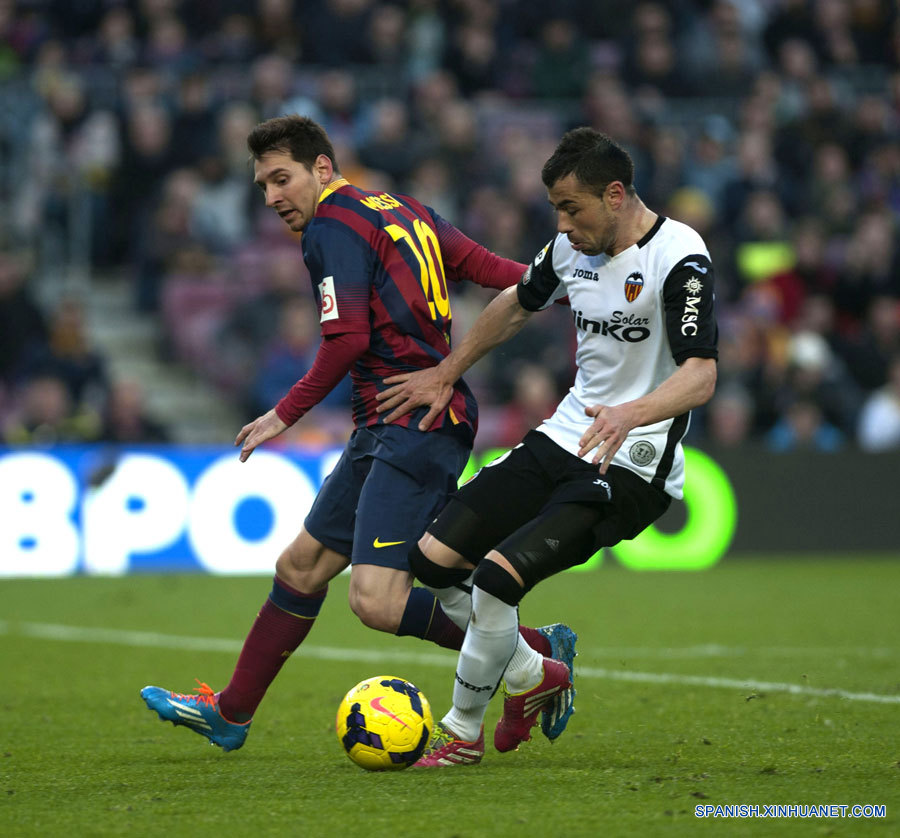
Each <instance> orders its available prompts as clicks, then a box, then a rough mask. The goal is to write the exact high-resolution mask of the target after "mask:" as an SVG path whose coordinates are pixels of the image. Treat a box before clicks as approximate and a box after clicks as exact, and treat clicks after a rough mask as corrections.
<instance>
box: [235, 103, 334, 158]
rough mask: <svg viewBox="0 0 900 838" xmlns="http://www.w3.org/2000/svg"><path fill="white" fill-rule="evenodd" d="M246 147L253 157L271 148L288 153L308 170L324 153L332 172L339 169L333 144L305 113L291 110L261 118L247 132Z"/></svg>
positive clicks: (260, 155)
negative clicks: (269, 117) (261, 119)
mask: <svg viewBox="0 0 900 838" xmlns="http://www.w3.org/2000/svg"><path fill="white" fill-rule="evenodd" d="M247 148H249V149H250V154H252V155H253V158H254V159H255V160H259V159H260V158H261V157H262V156H263V155H264V154H268V153H269V152H270V151H281V152H284V153H287V154H290V155H291V159H292V160H296V161H297V162H298V163H302V164H303V165H304V166H306V168H307V169H309V170H310V171H312V167H313V164H314V163H315V162H316V158H317V157H318V156H319V155H320V154H324V155H325V156H326V157H327V158H328V159H329V160H330V161H331V165H332V166H333V168H334V170H335V172H337V171H338V164H337V160H336V159H335V157H334V147H333V146H332V145H331V140H330V139H328V134H327V133H326V132H325V129H324V128H323V127H322V126H321V125H319V123H318V122H316V121H315V120H313V119H310V118H309V117H308V116H300V115H299V114H295V113H293V114H288V115H287V116H276V117H274V118H273V119H267V120H266V121H265V122H260V123H259V125H257V126H256V127H255V128H254V129H253V130H252V131H251V132H250V134H249V135H248V136H247Z"/></svg>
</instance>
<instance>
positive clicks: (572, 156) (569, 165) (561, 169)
mask: <svg viewBox="0 0 900 838" xmlns="http://www.w3.org/2000/svg"><path fill="white" fill-rule="evenodd" d="M570 174H574V175H575V177H576V178H578V180H579V181H580V182H581V183H583V184H584V185H585V186H587V187H588V188H589V189H591V190H592V191H594V192H596V193H597V194H598V195H602V194H603V190H604V189H606V187H607V186H609V184H611V183H612V182H613V181H616V180H618V181H620V182H621V183H622V185H623V186H624V187H625V190H626V191H627V192H628V193H629V194H631V195H633V194H634V161H633V160H632V159H631V155H630V154H629V153H628V152H627V151H625V149H624V148H622V146H620V145H619V144H618V143H616V142H615V141H614V140H612V139H610V138H609V137H608V136H606V134H603V133H601V132H600V131H595V130H594V129H593V128H574V129H572V130H571V131H567V132H566V133H565V134H563V138H562V139H561V140H560V142H559V145H558V146H557V147H556V150H555V151H554V152H553V154H552V155H551V156H550V158H549V160H547V162H546V163H544V168H543V169H542V170H541V180H542V181H543V182H544V186H546V187H547V188H548V189H549V188H550V187H552V186H553V185H554V184H555V183H556V182H557V181H558V180H560V179H561V178H564V177H566V176H567V175H570Z"/></svg>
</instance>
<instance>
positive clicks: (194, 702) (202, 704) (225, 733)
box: [141, 680, 250, 751]
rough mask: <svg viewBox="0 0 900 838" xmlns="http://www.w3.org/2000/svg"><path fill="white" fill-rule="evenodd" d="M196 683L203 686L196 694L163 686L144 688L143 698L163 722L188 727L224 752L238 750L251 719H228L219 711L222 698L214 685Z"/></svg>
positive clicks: (248, 728) (197, 689) (196, 690)
mask: <svg viewBox="0 0 900 838" xmlns="http://www.w3.org/2000/svg"><path fill="white" fill-rule="evenodd" d="M197 683H198V684H199V685H200V686H199V687H197V688H196V689H195V690H194V692H195V693H197V695H185V694H183V693H173V692H171V691H170V690H164V689H163V688H162V687H144V689H142V690H141V698H143V699H144V701H146V702H147V706H148V707H149V708H150V709H151V710H155V711H156V713H157V715H158V716H159V717H160V719H162V720H163V721H164V722H172V724H173V725H184V726H185V727H189V728H190V729H191V730H193V731H194V732H195V733H199V734H200V735H201V736H205V737H206V738H207V739H209V741H210V744H212V745H218V746H219V747H220V748H221V749H222V750H223V751H236V750H237V749H238V748H240V747H241V745H243V744H244V740H245V739H246V738H247V732H248V731H249V730H250V722H244V724H235V723H234V722H229V721H228V720H227V719H226V718H225V717H224V716H223V715H222V714H221V713H220V712H219V697H218V695H216V693H215V692H213V689H212V687H209V686H207V685H206V684H204V683H203V682H202V681H199V680H198V681H197Z"/></svg>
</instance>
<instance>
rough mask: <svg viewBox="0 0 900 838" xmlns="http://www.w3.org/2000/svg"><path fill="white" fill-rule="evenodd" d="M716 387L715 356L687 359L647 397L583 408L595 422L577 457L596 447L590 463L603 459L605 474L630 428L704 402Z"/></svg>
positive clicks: (665, 417)
mask: <svg viewBox="0 0 900 838" xmlns="http://www.w3.org/2000/svg"><path fill="white" fill-rule="evenodd" d="M715 387H716V361H715V359H714V358H688V359H687V360H685V361H684V363H682V364H681V366H680V367H678V369H677V370H675V372H674V373H672V375H671V376H669V377H668V378H667V379H666V380H665V381H663V383H662V384H660V385H659V387H657V388H656V389H655V390H653V391H651V392H650V393H648V394H647V395H646V396H641V398H639V399H635V400H634V401H630V402H624V403H623V404H617V405H611V406H610V405H602V404H598V405H592V406H591V407H587V408H585V413H586V414H587V415H588V416H592V417H594V421H593V422H592V423H591V426H590V427H589V428H588V429H587V431H585V433H584V435H583V436H582V437H581V440H580V441H579V442H580V445H581V447H580V448H579V450H578V456H579V457H583V456H584V455H585V454H587V453H588V451H591V450H592V449H594V448H596V449H597V450H596V453H595V454H594V457H593V459H592V460H591V462H592V463H594V465H596V464H597V463H599V462H601V461H602V463H603V464H602V465H601V467H600V473H601V474H606V470H607V469H608V468H609V464H610V463H611V462H612V459H613V457H614V456H615V454H616V451H618V450H619V448H621V447H622V443H623V442H624V441H625V439H626V437H627V436H628V433H629V432H630V431H631V430H632V429H633V428H640V427H643V426H645V425H653V424H655V423H656V422H662V421H663V420H664V419H671V418H672V417H673V416H680V415H681V414H682V413H687V412H688V411H689V410H693V408H695V407H699V406H700V405H702V404H706V402H708V401H709V400H710V399H711V398H712V394H713V391H714V390H715Z"/></svg>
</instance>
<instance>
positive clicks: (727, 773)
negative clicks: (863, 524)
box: [0, 557, 900, 838]
mask: <svg viewBox="0 0 900 838" xmlns="http://www.w3.org/2000/svg"><path fill="white" fill-rule="evenodd" d="M268 587H269V582H268V581H267V580H266V579H264V578H233V579H229V578H211V577H205V576H199V575H197V576H131V577H127V578H74V579H66V580H48V581H38V580H6V581H4V582H3V583H2V585H0V660H2V664H3V666H2V671H0V673H2V674H0V709H2V717H0V718H2V727H0V835H3V836H57V835H59V836H62V835H66V836H91V835H98V836H104V835H129V836H156V835H160V836H162V835H166V836H171V835H190V836H193V837H194V838H196V837H197V836H206V835H240V836H242V835H249V836H269V835H278V836H293V835H296V836H301V835H302V836H343V835H350V836H365V837H366V838H368V837H369V836H371V837H372V838H376V836H399V835H405V836H425V835H431V836H443V837H444V838H451V836H459V838H474V837H475V836H491V837H492V838H503V836H544V835H560V836H567V837H568V836H653V835H664V836H681V835H685V836H688V835H691V836H692V835H701V834H711V835H726V836H731V835H735V836H744V835H746V836H760V835H762V836H766V835H785V836H788V835H789V836H795V835H801V836H803V835H810V836H830V835H835V836H857V835H878V836H896V835H900V735H898V734H900V670H898V662H900V641H898V637H900V608H898V595H897V592H898V590H900V560H898V557H883V558H880V559H879V558H867V559H862V558H860V559H856V560H854V559H850V558H841V559H828V560H817V559H812V558H803V559H801V558H790V557H784V558H775V557H770V558H766V559H758V560H749V559H746V560H745V559H730V560H727V561H725V562H724V563H722V564H721V565H720V566H718V567H716V568H714V569H712V570H711V571H708V572H705V573H699V574H697V573H634V572H629V571H626V570H623V569H621V568H619V567H617V566H616V565H615V564H614V563H613V562H610V561H607V562H606V564H605V565H604V566H602V567H601V568H599V569H597V570H594V571H590V572H584V573H567V574H564V575H562V576H560V577H557V578H554V579H552V580H550V581H548V582H546V583H544V584H543V585H541V586H540V587H539V588H538V589H537V590H535V591H534V592H532V594H530V595H529V596H528V597H527V598H526V600H525V602H524V603H523V605H522V608H521V619H522V621H523V622H526V623H529V624H531V625H540V624H542V623H546V622H552V621H555V620H560V619H563V620H565V621H566V622H568V623H570V624H571V625H572V626H573V627H574V628H575V629H576V631H578V633H579V635H580V639H579V647H578V648H579V653H580V654H579V657H578V658H577V660H576V687H577V689H578V697H577V700H576V707H577V712H576V714H575V716H574V717H573V719H572V721H571V723H570V725H569V729H568V731H567V732H566V734H565V735H564V736H563V737H562V738H561V739H560V740H559V741H558V742H556V743H555V744H553V745H551V744H550V743H548V742H547V741H546V740H544V739H543V737H542V736H541V735H540V733H539V729H538V730H536V731H535V738H534V740H533V741H531V742H529V743H526V744H525V745H523V746H522V748H521V749H520V751H518V752H515V753H510V754H498V753H497V752H496V751H493V750H492V748H491V746H490V740H491V735H490V730H491V729H492V728H493V724H494V722H495V721H496V718H497V713H498V710H499V701H498V700H495V701H494V703H493V704H492V707H491V710H490V712H489V716H488V725H489V728H488V736H487V740H488V751H487V753H486V756H485V759H484V762H483V763H482V764H481V765H480V766H475V767H464V768H456V769H446V770H431V771H422V770H408V771H402V772H394V773H389V774H371V773H366V772H364V771H362V770H361V769H358V768H357V767H356V766H354V765H353V764H352V763H351V762H350V761H349V760H348V759H347V758H346V756H344V754H343V753H342V751H341V749H340V747H339V745H338V742H337V739H336V737H335V734H334V715H335V711H336V708H337V705H338V702H339V701H340V699H341V697H342V696H343V694H344V692H346V690H347V689H349V688H350V687H351V686H352V685H353V684H355V683H356V682H357V681H359V680H361V679H362V678H365V677H368V676H371V675H379V674H396V675H401V676H403V677H406V678H409V679H410V680H412V681H413V682H415V683H416V684H417V685H418V686H419V687H420V688H421V689H422V690H423V691H424V692H425V694H426V695H427V696H428V698H429V699H430V701H431V704H432V707H433V709H434V711H435V715H436V717H438V718H439V717H440V716H441V715H442V714H443V713H444V712H445V711H446V709H447V707H448V702H449V698H450V693H451V688H452V674H453V663H454V661H455V654H453V653H450V652H447V651H445V650H441V649H437V648H436V647H433V646H431V645H430V644H424V643H422V642H421V641H416V640H413V639H409V638H402V639H399V638H392V637H389V636H386V635H383V634H379V633H376V632H373V631H371V630H368V629H365V628H364V627H362V626H361V625H360V624H359V623H358V621H357V620H356V618H355V617H353V615H352V614H351V613H350V611H349V608H348V606H347V603H346V593H347V580H346V577H341V578H339V579H338V580H336V581H335V582H334V583H333V584H332V587H331V591H330V594H329V597H328V600H327V601H326V604H325V606H324V608H323V612H322V616H321V617H320V620H319V622H318V623H317V625H316V626H315V628H314V629H313V631H312V633H311V635H310V637H309V638H308V641H307V644H306V645H305V646H304V647H301V649H300V650H299V651H298V652H297V653H296V654H295V655H294V657H293V658H292V659H291V660H290V661H289V662H288V663H287V665H286V666H285V669H284V670H283V672H282V674H281V676H280V677H279V678H278V680H277V681H276V683H275V685H274V687H273V688H272V690H271V691H270V693H269V695H268V696H267V697H266V699H265V701H264V702H263V704H262V706H261V708H260V710H259V712H258V713H257V716H256V719H255V720H254V726H253V730H252V731H251V733H250V736H249V738H248V740H247V744H246V745H245V746H244V748H243V749H242V750H240V751H236V752H233V753H230V754H225V753H222V752H221V751H220V750H219V749H217V748H213V747H210V746H209V745H208V744H206V742H205V740H204V739H202V738H201V737H200V736H198V735H196V734H195V733H193V732H191V731H189V730H187V729H186V728H174V727H173V726H172V725H170V724H168V723H166V724H163V723H162V722H160V721H158V720H157V718H156V716H155V714H151V713H150V712H149V711H148V710H147V709H146V708H145V706H144V704H143V702H142V701H141V699H140V697H139V695H138V693H139V690H140V689H141V687H143V686H144V685H145V684H159V685H162V686H166V687H169V688H174V689H177V690H179V691H189V690H190V689H191V687H192V686H193V685H194V681H193V679H194V677H195V676H196V677H198V678H200V679H202V680H205V681H207V682H208V683H210V684H211V685H212V686H213V687H215V688H221V687H222V686H224V684H225V683H226V682H227V679H228V677H229V675H230V673H231V668H232V665H233V662H234V659H235V657H236V651H237V650H238V649H239V647H240V642H241V640H242V639H243V637H244V635H245V633H246V631H247V628H248V627H249V625H250V622H251V620H252V618H253V617H254V615H255V613H256V609H257V608H258V606H259V605H260V603H261V602H262V600H263V598H264V597H265V596H266V594H267V591H268ZM707 804H710V805H715V804H721V805H728V804H755V805H759V806H760V807H762V806H763V805H767V804H768V805H772V804H807V805H813V804H815V805H821V804H847V805H850V804H879V805H884V806H886V812H887V816H886V817H885V818H879V819H869V820H859V819H856V820H853V819H849V818H807V819H798V818H791V819H783V820H775V819H745V820H741V819H712V818H709V819H698V818H697V817H696V816H695V807H696V806H698V805H707Z"/></svg>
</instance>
